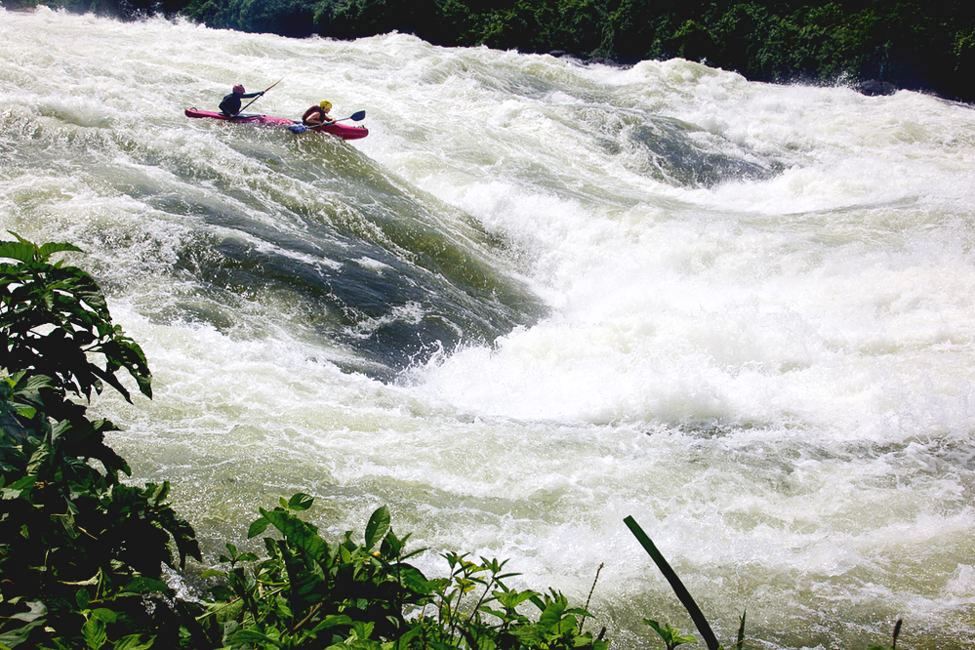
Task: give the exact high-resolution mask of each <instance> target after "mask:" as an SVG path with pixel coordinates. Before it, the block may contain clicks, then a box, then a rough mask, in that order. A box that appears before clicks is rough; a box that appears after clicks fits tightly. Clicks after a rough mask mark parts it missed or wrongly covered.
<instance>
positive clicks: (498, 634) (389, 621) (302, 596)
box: [207, 494, 608, 650]
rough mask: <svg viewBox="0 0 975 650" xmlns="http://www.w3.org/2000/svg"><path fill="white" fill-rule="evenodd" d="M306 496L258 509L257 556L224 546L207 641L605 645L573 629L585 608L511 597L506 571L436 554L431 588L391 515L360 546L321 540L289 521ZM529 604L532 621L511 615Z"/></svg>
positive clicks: (556, 599)
mask: <svg viewBox="0 0 975 650" xmlns="http://www.w3.org/2000/svg"><path fill="white" fill-rule="evenodd" d="M311 504H312V498H311V497H309V496H308V495H305V494H295V495H294V496H292V497H291V498H290V499H289V500H287V501H285V500H284V499H281V501H280V504H279V505H278V507H276V508H274V509H273V510H264V509H262V510H261V511H260V512H261V517H260V518H258V519H257V520H256V521H254V523H252V524H251V526H250V530H249V531H248V536H249V537H256V536H258V535H261V534H262V533H264V532H265V531H266V530H267V529H268V528H272V529H273V530H275V531H276V532H277V533H278V535H279V537H265V538H264V549H265V557H263V558H261V559H258V557H257V556H256V555H255V554H253V553H249V552H245V553H242V552H240V551H239V550H238V549H237V547H236V546H234V545H233V544H228V545H227V552H226V553H225V554H224V555H222V556H221V557H220V561H221V562H222V563H224V565H225V567H226V568H224V569H222V570H219V571H211V572H209V573H208V575H210V576H214V577H217V578H219V579H220V582H219V583H218V585H217V586H216V587H215V588H214V589H213V595H214V597H215V601H214V602H213V603H212V604H211V605H210V611H209V614H208V617H207V618H208V619H209V626H210V628H211V634H213V635H216V634H217V633H218V632H219V633H221V634H222V639H223V643H224V644H225V645H227V646H230V647H234V648H236V647H241V648H242V647H255V648H299V647H325V648H346V647H354V648H393V647H396V648H444V649H446V648H485V649H486V648H539V649H548V648H551V649H555V648H566V649H568V648H580V649H585V648H591V649H594V650H598V649H603V648H607V647H608V645H607V643H606V642H605V641H602V640H601V639H593V638H592V636H591V635H590V634H589V633H586V632H584V631H583V630H582V622H581V621H582V617H585V616H587V615H588V614H587V612H586V611H585V610H584V609H581V608H578V607H571V606H570V605H569V603H568V601H567V599H566V598H565V596H563V595H561V594H559V593H558V592H555V591H550V592H548V593H539V592H535V591H531V590H525V591H519V590H516V589H512V588H510V587H508V586H507V585H506V584H505V582H504V581H505V580H506V579H508V578H510V577H512V576H514V575H516V574H514V573H508V572H505V568H504V567H505V562H499V561H497V560H488V559H485V558H481V560H480V561H479V562H474V561H472V560H470V559H469V558H468V556H467V555H458V554H455V553H445V554H443V558H444V559H445V560H446V561H447V564H448V567H449V570H450V573H449V576H448V577H445V578H437V579H428V578H427V577H426V576H424V575H423V573H422V572H421V571H420V570H419V569H417V568H416V567H415V566H413V565H412V564H410V563H409V562H408V560H409V559H410V558H412V557H414V556H416V555H417V554H419V553H420V552H421V550H411V551H408V550H407V549H406V542H407V540H408V539H409V535H404V536H403V537H399V536H397V535H396V533H395V532H394V531H393V529H392V528H391V526H390V516H389V511H388V510H387V509H386V508H385V507H381V508H379V509H378V510H376V511H375V512H374V513H373V514H372V517H370V519H369V523H368V524H367V525H366V529H365V535H364V539H363V540H362V542H361V543H360V542H359V541H356V540H354V539H353V534H352V533H351V532H346V533H345V535H344V536H342V538H341V539H340V541H338V542H333V543H330V542H328V541H327V540H325V539H324V538H323V537H322V536H321V535H320V534H319V532H318V530H317V528H316V527H315V526H313V525H311V524H309V523H307V522H305V521H303V520H302V519H301V518H300V517H299V516H298V513H299V512H300V511H303V510H306V509H307V508H309V507H310V506H311ZM523 604H524V605H525V606H529V605H531V606H534V607H535V609H537V610H538V612H537V619H532V618H531V617H529V616H527V615H526V614H524V613H522V612H521V611H520V610H519V606H521V605H523Z"/></svg>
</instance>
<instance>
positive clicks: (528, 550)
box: [0, 9, 975, 648]
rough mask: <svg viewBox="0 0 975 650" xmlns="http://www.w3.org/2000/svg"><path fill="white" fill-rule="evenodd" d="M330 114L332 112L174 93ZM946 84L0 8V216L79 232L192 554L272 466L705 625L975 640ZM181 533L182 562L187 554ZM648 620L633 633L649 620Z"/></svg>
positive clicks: (44, 233) (962, 244) (968, 431)
mask: <svg viewBox="0 0 975 650" xmlns="http://www.w3.org/2000/svg"><path fill="white" fill-rule="evenodd" d="M279 79H281V80H282V81H281V83H280V84H279V85H278V86H276V87H275V88H274V89H273V90H272V91H271V92H269V93H267V95H266V96H264V97H263V98H261V99H260V100H259V101H258V103H256V104H255V105H254V106H253V108H254V109H258V108H259V109H260V110H261V111H264V112H267V113H270V114H274V115H285V116H293V117H297V116H299V115H300V114H301V112H302V111H303V110H304V109H305V107H306V106H308V105H309V104H311V103H317V102H318V100H319V99H321V98H323V97H324V98H328V99H330V100H331V101H332V102H333V104H334V105H335V109H334V110H333V113H334V114H335V115H336V116H345V115H349V114H351V113H353V112H355V111H357V110H363V109H364V110H366V112H367V117H366V120H365V121H364V122H363V124H365V125H366V126H368V128H369V129H370V135H369V137H368V138H366V139H364V140H358V141H355V142H343V141H341V140H338V139H336V138H331V137H322V136H318V135H313V134H305V135H303V136H296V135H292V134H290V133H288V132H287V131H285V130H275V129H262V128H257V127H247V126H240V125H231V124H225V123H219V122H215V121H211V120H190V119H187V118H185V117H184V116H183V109H184V108H186V107H188V106H197V107H200V108H214V107H215V106H216V104H217V103H218V102H219V100H220V98H221V96H222V95H223V94H225V93H226V92H229V88H230V86H231V85H232V84H234V83H236V82H240V83H243V84H244V85H246V86H247V88H248V90H258V89H261V88H263V87H267V86H269V85H271V84H272V83H274V82H275V81H277V80H279ZM973 206H975V111H973V110H972V108H971V107H969V106H964V105H959V104H953V103H950V102H946V101H943V100H940V99H937V98H934V97H929V96H924V95H921V94H917V93H911V92H898V93H896V94H895V95H892V96H889V97H865V96H861V95H858V94H856V93H855V92H853V91H852V90H849V89H847V88H844V87H808V86H773V85H766V84H759V83H750V82H748V81H746V80H745V79H743V78H742V77H740V76H739V75H737V74H734V73H731V72H726V71H721V70H717V69H713V68H710V67H707V66H705V65H702V64H699V63H694V62H689V61H685V60H670V61H648V62H643V63H640V64H638V65H636V66H633V67H629V68H616V67H610V66H605V65H583V64H581V63H579V62H576V61H572V60H567V59H557V58H553V57H550V56H535V55H523V54H518V53H515V52H500V51H493V50H489V49H484V48H471V49H443V48H437V47H432V46H430V45H428V44H426V43H424V42H422V41H420V40H418V39H416V38H413V37H411V36H408V35H403V34H389V35H385V36H379V37H374V38H367V39H361V40H357V41H354V42H337V41H329V40H321V39H316V38H312V39H306V40H293V39H287V38H281V37H277V36H273V35H260V34H241V33H235V32H231V31H217V30H211V29H207V28H204V27H200V26H196V25H193V24H190V23H185V22H175V23H172V22H167V21H165V20H162V19H150V20H147V21H144V22H137V23H128V24H125V23H120V22H116V21H113V20H109V19H103V18H96V17H93V16H77V15H68V14H62V13H57V12H52V11H49V10H46V9H41V10H38V11H37V12H35V13H19V12H12V11H3V10H2V9H0V227H2V228H3V229H4V230H11V231H15V232H17V233H19V234H21V235H23V236H25V237H27V238H30V239H33V240H35V241H39V242H40V241H50V240H67V241H71V242H74V243H75V244H77V245H79V246H81V247H82V248H83V249H84V250H85V254H84V255H82V256H74V257H72V258H71V261H72V262H75V263H78V264H81V265H82V266H84V267H85V268H88V269H90V270H91V271H92V272H93V273H94V274H95V275H96V277H97V278H98V280H99V282H100V283H101V284H102V286H103V287H104V289H105V291H106V292H107V294H108V295H109V297H110V304H111V307H112V311H113V315H114V317H115V319H116V320H117V321H118V322H119V323H120V324H121V325H122V326H123V327H124V328H125V329H126V331H127V332H128V333H129V334H130V335H131V336H133V337H134V338H135V339H136V340H137V341H139V342H140V343H142V345H143V346H144V348H145V350H146V352H147V355H148V358H149V362H150V365H151V367H152V369H153V371H154V389H155V395H154V399H153V400H152V401H151V402H150V401H148V400H145V399H142V398H139V399H136V401H135V404H134V405H128V404H126V403H124V402H122V401H121V400H120V399H116V398H114V397H103V398H101V399H99V400H98V401H97V402H96V405H95V407H96V409H97V410H98V411H99V412H100V413H102V414H105V415H107V416H109V417H111V418H113V419H114V420H115V421H116V422H117V423H118V424H120V425H121V426H123V427H124V429H125V430H124V431H123V432H121V433H119V434H116V435H115V436H114V437H113V438H112V440H111V443H112V444H113V445H114V446H115V447H116V448H117V449H118V450H119V451H120V452H121V453H122V454H123V455H124V456H126V457H127V458H128V459H129V460H130V461H131V463H132V465H133V469H134V473H135V475H134V477H133V480H136V481H145V480H159V479H163V478H167V479H169V480H171V481H172V482H173V484H174V490H173V500H174V503H175V505H176V507H177V508H178V509H179V510H180V512H181V513H182V514H184V515H185V516H186V517H187V518H188V519H190V520H191V521H192V522H193V523H194V525H195V526H196V528H197V530H198V532H199V535H200V537H201V539H202V540H203V541H204V545H205V547H206V549H207V552H209V553H211V554H212V553H213V552H214V551H215V549H216V548H217V547H218V546H219V545H220V544H221V543H222V541H224V540H229V539H237V540H239V539H242V538H243V537H244V532H245V531H246V527H247V525H248V523H249V522H250V521H251V519H252V516H253V514H254V513H255V512H256V509H257V507H258V506H267V505H270V504H273V503H275V502H276V499H277V497H279V496H282V495H289V494H291V493H292V492H294V491H303V492H308V493H310V494H312V495H314V496H315V497H316V498H317V502H316V507H315V508H314V509H313V510H312V511H311V516H312V517H313V519H314V521H315V522H316V523H317V524H318V525H320V526H322V527H323V528H324V529H326V530H329V531H332V532H337V531H342V530H346V529H358V530H361V528H362V526H363V525H364V522H365V520H366V518H367V517H368V514H369V513H370V512H371V511H372V510H373V509H374V508H376V507H377V506H378V505H380V504H384V503H385V504H388V505H389V506H390V508H391V511H392V513H393V522H394V526H395V527H396V528H397V530H399V531H401V532H403V531H413V532H414V540H415V542H416V543H417V544H418V545H423V546H427V547H429V548H431V549H432V551H431V552H430V553H429V554H427V555H426V556H425V557H424V558H423V559H422V561H421V565H422V567H423V568H424V569H425V570H427V571H429V572H431V573H436V572H437V571H438V570H442V565H441V563H439V562H438V561H437V557H436V554H435V552H436V551H440V550H445V549H451V550H466V551H472V552H474V553H475V554H478V555H486V556H497V557H510V558H512V560H511V565H510V566H511V567H513V568H514V569H515V570H517V571H520V572H522V574H523V575H522V576H521V577H520V578H519V580H520V581H521V582H520V584H522V585H527V586H535V587H542V586H546V585H551V586H553V587H556V588H558V589H560V590H562V591H564V592H566V593H567V594H569V595H570V596H571V597H572V598H574V599H576V600H577V601H583V600H584V599H585V597H586V595H587V593H588V591H589V587H590V585H591V583H592V580H593V576H594V574H595V572H596V568H597V567H598V566H599V564H600V563H605V568H604V569H603V571H602V574H601V577H600V581H599V584H598V585H597V587H596V590H595V593H594V595H593V603H592V608H593V609H594V610H595V611H596V612H597V614H598V617H599V620H600V622H601V624H603V625H606V626H608V628H609V631H608V634H609V635H610V636H611V637H612V638H614V639H615V640H616V646H615V647H618V648H649V647H652V646H651V638H650V634H652V633H651V632H650V630H649V628H646V627H645V626H644V625H643V624H642V622H641V618H642V617H645V616H651V617H654V618H662V619H666V620H669V621H671V622H673V623H674V624H676V625H680V626H682V627H683V628H684V629H691V624H690V621H689V620H688V619H687V618H686V615H685V614H683V611H682V609H681V607H680V605H679V604H677V603H676V601H675V599H674V597H673V594H672V593H670V591H669V588H668V587H667V585H666V584H665V583H664V581H663V579H662V578H661V577H660V576H659V574H658V573H657V572H656V571H655V569H654V568H653V566H652V564H651V563H650V561H649V558H647V557H646V555H645V554H644V553H643V551H642V549H641V548H640V547H639V546H638V544H637V543H636V541H635V539H634V538H633V537H632V536H631V535H630V533H629V532H628V531H627V529H626V528H625V527H624V525H623V523H622V519H623V518H624V517H625V516H626V515H633V516H634V517H635V518H636V519H637V521H639V522H640V524H641V525H642V526H643V527H644V528H645V529H646V530H647V531H648V532H649V533H650V535H651V536H652V537H653V538H654V540H655V541H656V543H657V544H658V546H659V547H660V548H661V550H662V551H663V552H664V553H665V555H667V556H668V557H669V559H670V560H671V562H672V564H673V565H674V566H675V568H676V570H677V571H678V573H679V574H680V575H681V576H682V578H683V579H684V581H685V583H686V584H687V586H688V588H689V589H690V591H691V592H692V593H693V594H694V595H695V596H696V597H697V599H698V601H699V603H700V604H701V607H702V609H703V610H704V611H705V612H706V613H707V615H708V616H709V618H710V619H711V620H712V622H713V624H714V626H715V627H716V628H717V631H718V634H719V636H720V637H721V638H722V639H724V640H726V641H727V640H730V639H731V638H733V635H734V632H735V630H736V629H737V617H738V615H739V614H740V613H741V611H742V610H743V609H746V608H747V610H748V628H747V631H748V633H749V636H750V637H751V638H752V639H754V641H753V642H754V643H755V644H756V647H767V648H777V647H799V646H804V647H823V648H834V647H865V646H866V645H868V644H869V643H874V642H877V643H879V642H881V641H882V640H884V639H885V638H886V637H887V635H888V634H889V631H890V629H891V627H892V624H893V621H894V620H895V619H896V618H898V617H901V616H903V617H904V618H905V628H904V635H903V639H904V641H903V642H904V643H905V644H907V645H908V646H910V647H915V648H952V647H969V645H970V644H975V509H973V503H975V502H973V490H975V440H973V433H975V207H973ZM211 557H212V556H211ZM653 647H655V646H653Z"/></svg>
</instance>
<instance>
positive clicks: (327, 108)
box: [318, 99, 332, 113]
mask: <svg viewBox="0 0 975 650" xmlns="http://www.w3.org/2000/svg"><path fill="white" fill-rule="evenodd" d="M318 105H319V106H321V108H322V110H323V111H325V112H326V113H327V112H328V111H330V110H332V102H330V101H328V100H327V99H323V100H322V101H320V102H318Z"/></svg>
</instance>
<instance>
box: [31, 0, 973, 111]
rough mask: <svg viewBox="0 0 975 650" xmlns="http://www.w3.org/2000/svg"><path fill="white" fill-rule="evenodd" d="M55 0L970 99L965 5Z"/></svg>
mask: <svg viewBox="0 0 975 650" xmlns="http://www.w3.org/2000/svg"><path fill="white" fill-rule="evenodd" d="M14 1H15V2H23V3H32V2H34V1H35V0H14ZM60 2H61V3H62V4H63V5H65V6H67V7H69V8H74V9H81V10H91V9H94V10H100V11H109V12H111V11H112V8H113V7H115V9H114V13H117V14H122V15H125V14H126V13H128V14H133V13H134V14H136V15H141V14H143V13H145V12H147V11H150V10H161V11H163V12H164V13H167V14H172V13H174V12H177V11H178V12H180V13H183V14H184V15H186V16H188V17H190V18H192V19H194V20H198V21H202V22H204V23H206V24H208V25H211V26H214V27H229V28H234V29H241V30H245V31H271V32H276V33H278V34H284V35H288V36H307V35H310V34H313V33H314V34H319V35H321V36H330V37H336V38H355V37H359V36H371V35H374V34H381V33H386V32H390V31H394V30H397V31H401V32H408V33H413V34H416V35H417V36H419V37H421V38H424V39H426V40H428V41H430V42H432V43H434V44H437V45H448V46H455V45H488V46H490V47H495V48H501V49H512V48H514V49H519V50H521V51H525V52H552V51H557V52H564V53H567V54H571V55H574V56H578V57H582V58H598V59H607V60H611V61H617V62H621V63H631V62H635V61H639V60H643V59H659V58H670V57H674V56H680V57H684V58H687V59H691V60H706V61H707V62H708V63H709V64H711V65H715V66H719V67H722V68H726V69H733V70H737V71H739V72H740V73H742V74H744V75H745V76H746V77H748V78H750V79H756V80H763V81H789V80H794V79H805V80H820V81H826V82H834V81H836V80H837V79H839V78H848V79H851V80H854V81H856V80H861V81H862V80H881V81H886V82H891V83H893V84H895V85H897V86H900V87H906V88H915V89H930V90H934V91H936V92H940V93H942V94H944V95H947V96H953V97H958V98H960V99H965V100H975V83H973V81H972V80H973V79H975V13H973V12H972V11H971V5H970V2H969V0H942V1H941V2H938V3H935V4H934V5H931V4H929V3H925V2H922V0H896V1H892V0H832V1H829V2H812V1H810V0H806V1H800V0H745V1H743V2H741V1H732V0H695V1H691V2H679V1H678V0H551V1H549V0H414V1H412V2H408V1H406V0H266V1H262V2H255V1H254V0H166V2H165V3H163V5H154V4H150V3H149V2H148V0H60ZM156 7H159V9H155V8H156Z"/></svg>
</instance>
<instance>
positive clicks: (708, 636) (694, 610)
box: [623, 516, 720, 650]
mask: <svg viewBox="0 0 975 650" xmlns="http://www.w3.org/2000/svg"><path fill="white" fill-rule="evenodd" d="M623 523H624V524H626V526H627V528H629V529H630V532H631V533H633V536H634V537H636V539H637V541H638V542H640V544H641V545H642V546H643V549H644V550H645V551H646V552H647V555H649V556H650V557H651V558H652V559H653V561H654V563H655V564H656V565H657V568H658V569H660V573H662V574H664V577H665V578H667V582H669V583H670V587H671V588H672V589H673V590H674V593H675V594H676V595H677V598H678V599H679V600H680V602H681V604H682V605H684V609H686V610H687V613H688V614H690V615H691V620H692V621H694V625H695V626H696V627H697V631H698V632H700V633H701V636H702V637H703V638H704V643H705V645H707V647H708V650H718V648H719V647H720V646H719V645H718V639H717V637H715V636H714V631H713V630H712V629H711V625H710V624H708V620H707V619H706V618H704V614H703V613H701V608H700V607H698V606H697V603H696V602H694V599H693V598H692V597H691V594H690V592H688V591H687V587H685V586H684V583H683V582H681V581H680V578H678V577H677V573H675V572H674V570H673V569H672V568H671V567H670V564H668V563H667V560H666V559H664V556H663V554H662V553H661V552H660V551H658V550H657V547H656V546H655V545H654V543H653V541H652V540H651V539H650V537H649V536H648V535H647V534H646V533H645V532H643V529H642V528H640V524H638V523H636V520H635V519H634V518H633V517H632V516H627V517H626V518H625V519H624V520H623Z"/></svg>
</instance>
